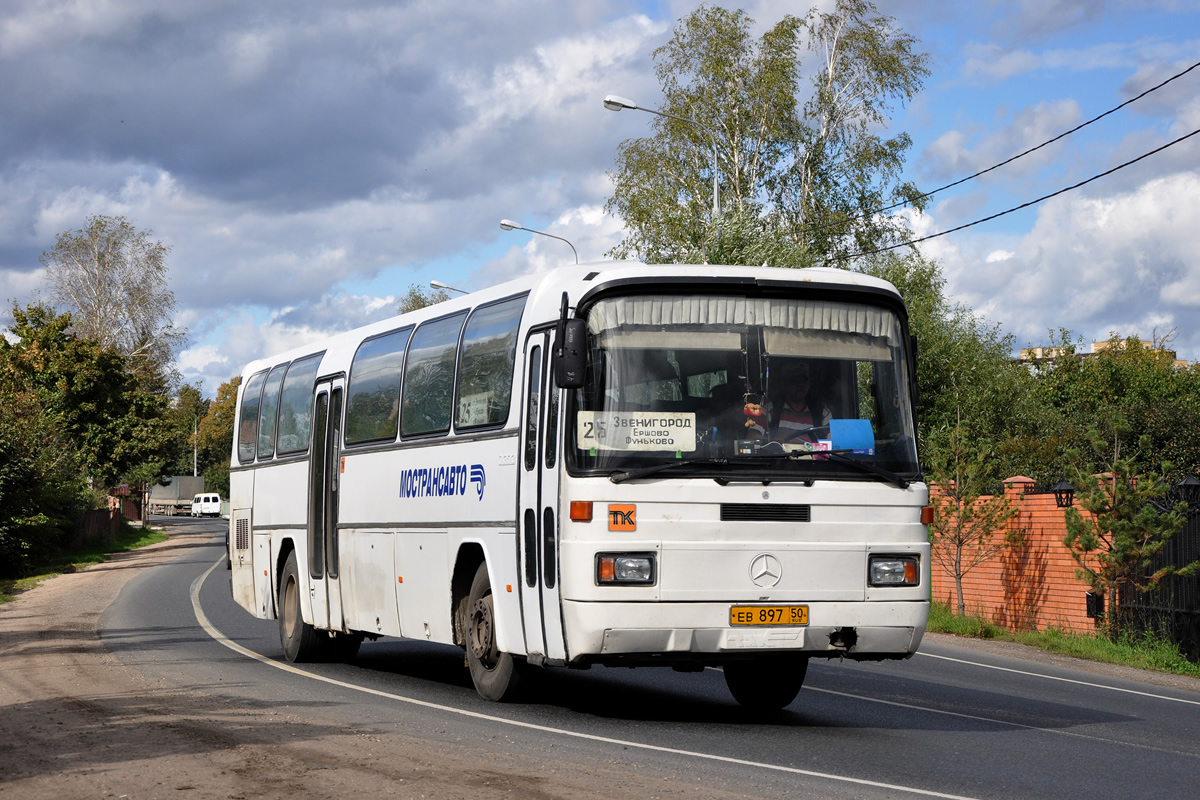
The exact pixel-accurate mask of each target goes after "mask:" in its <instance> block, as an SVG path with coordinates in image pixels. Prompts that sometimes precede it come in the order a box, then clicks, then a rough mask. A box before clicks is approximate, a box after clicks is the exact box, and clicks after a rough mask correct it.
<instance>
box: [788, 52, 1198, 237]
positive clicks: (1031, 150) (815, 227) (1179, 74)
mask: <svg viewBox="0 0 1200 800" xmlns="http://www.w3.org/2000/svg"><path fill="white" fill-rule="evenodd" d="M1197 67H1200V61H1198V62H1196V63H1195V64H1192V65H1191V66H1190V67H1188V68H1187V69H1185V70H1183V71H1182V72H1177V73H1175V74H1174V75H1172V76H1171V77H1169V78H1167V79H1166V80H1165V81H1163V82H1162V83H1159V84H1156V85H1154V86H1151V87H1150V88H1149V89H1147V90H1146V91H1144V92H1142V93H1141V94H1139V95H1138V96H1137V97H1131V98H1130V99H1128V100H1126V101H1125V102H1124V103H1121V104H1120V105H1118V106H1114V107H1112V108H1110V109H1109V110H1108V111H1105V112H1104V113H1103V114H1100V115H1098V116H1095V117H1092V118H1091V119H1089V120H1088V121H1087V122H1081V123H1080V124H1078V125H1076V126H1075V127H1074V128H1071V129H1070V130H1069V131H1063V132H1062V133H1060V134H1058V135H1057V136H1055V137H1054V138H1052V139H1047V140H1046V141H1044V142H1042V143H1041V144H1039V145H1035V146H1034V147H1031V148H1029V149H1028V150H1025V151H1024V152H1021V153H1017V154H1016V155H1015V156H1012V157H1011V158H1007V159H1005V160H1004V161H1001V162H1000V163H999V164H993V165H992V166H990V167H988V168H987V169H983V170H980V171H979V172H976V173H975V174H974V175H968V176H967V177H965V178H959V179H958V180H956V181H954V182H953V183H948V184H946V185H945V186H941V187H939V188H937V189H933V190H931V191H928V192H921V193H920V197H921V198H922V199H926V198H930V197H933V196H934V195H935V194H937V193H938V192H944V191H946V190H947V189H953V188H954V187H955V186H959V185H960V184H964V183H966V182H967V181H971V180H974V179H976V178H978V177H980V176H981V175H986V174H988V173H989V172H992V171H993V170H997V169H1000V168H1001V167H1004V166H1007V165H1009V164H1011V163H1013V162H1014V161H1016V160H1017V159H1019V158H1024V157H1025V156H1027V155H1029V154H1030V153H1035V152H1037V151H1038V150H1041V149H1042V148H1043V147H1048V146H1049V145H1052V144H1054V143H1055V142H1057V141H1059V140H1061V139H1065V138H1066V137H1068V136H1070V135H1071V134H1073V133H1076V132H1077V131H1080V130H1083V129H1084V128H1086V127H1087V126H1088V125H1091V124H1092V123H1094V122H1099V121H1100V120H1102V119H1104V118H1105V117H1107V116H1108V115H1110V114H1114V113H1116V112H1117V111H1120V110H1121V109H1122V108H1124V107H1125V106H1127V105H1129V104H1131V103H1136V102H1137V101H1138V100H1141V99H1142V98H1143V97H1145V96H1146V95H1148V94H1150V93H1152V92H1157V91H1158V90H1159V89H1161V88H1163V87H1164V86H1166V85H1167V84H1168V83H1170V82H1171V81H1174V80H1177V79H1179V78H1182V77H1183V76H1184V75H1187V74H1188V73H1189V72H1191V71H1192V70H1194V69H1196V68H1197ZM1147 155H1149V154H1147ZM1034 202H1037V201H1034ZM911 203H912V201H911V200H901V201H900V202H898V203H892V204H891V205H890V206H882V207H880V208H877V209H874V210H872V211H865V212H863V213H861V214H855V215H853V216H851V217H849V218H848V219H842V220H836V221H833V222H824V223H821V224H820V225H812V226H803V227H802V228H801V230H802V231H819V230H823V229H824V228H832V227H834V226H840V225H845V224H846V223H847V222H854V221H855V220H859V219H863V218H865V217H870V216H874V215H875V214H883V213H885V212H887V211H892V210H893V209H897V208H901V207H903V206H907V205H909V204H911ZM1014 210H1015V209H1014Z"/></svg>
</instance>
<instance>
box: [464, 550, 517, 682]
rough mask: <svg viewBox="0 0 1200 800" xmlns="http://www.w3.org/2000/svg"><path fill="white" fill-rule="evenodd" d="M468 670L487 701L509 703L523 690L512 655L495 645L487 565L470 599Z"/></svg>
mask: <svg viewBox="0 0 1200 800" xmlns="http://www.w3.org/2000/svg"><path fill="white" fill-rule="evenodd" d="M466 638H467V667H468V668H469V669H470V671H471V681H472V683H474V684H475V691H477V692H479V696H480V697H482V698H483V699H484V700H492V701H495V702H500V703H503V702H508V701H511V700H513V699H515V698H516V697H517V695H518V693H519V692H520V688H521V675H520V673H519V672H518V671H517V664H516V659H514V658H513V656H512V654H511V653H502V652H500V648H499V647H498V646H497V644H496V608H495V604H494V603H493V601H492V584H491V581H490V579H489V578H488V571H487V564H486V563H483V564H480V565H479V569H478V570H476V571H475V579H474V580H472V581H471V593H470V594H469V595H468V596H467V630H466Z"/></svg>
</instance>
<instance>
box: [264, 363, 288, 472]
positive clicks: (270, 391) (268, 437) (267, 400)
mask: <svg viewBox="0 0 1200 800" xmlns="http://www.w3.org/2000/svg"><path fill="white" fill-rule="evenodd" d="M286 371H287V364H280V365H279V366H277V367H275V368H274V369H272V370H271V374H270V375H268V376H267V385H266V386H265V387H264V388H263V395H262V410H261V411H260V412H259V415H258V458H259V460H264V459H268V458H270V457H271V456H273V455H275V415H276V412H277V411H279V387H280V386H281V385H282V384H283V373H284V372H286Z"/></svg>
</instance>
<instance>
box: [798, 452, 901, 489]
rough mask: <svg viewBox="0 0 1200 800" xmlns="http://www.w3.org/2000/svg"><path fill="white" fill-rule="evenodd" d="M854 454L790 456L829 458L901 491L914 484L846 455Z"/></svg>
mask: <svg viewBox="0 0 1200 800" xmlns="http://www.w3.org/2000/svg"><path fill="white" fill-rule="evenodd" d="M852 452H854V451H853V450H812V451H809V452H806V453H790V455H791V456H792V457H793V458H811V457H812V456H817V455H821V456H828V457H829V458H830V459H832V460H833V461H836V462H838V463H839V464H850V465H851V466H854V467H857V468H858V469H860V470H861V471H863V472H869V473H871V474H872V475H878V476H879V477H881V478H884V479H885V480H887V481H889V482H890V483H894V484H896V485H897V486H899V487H900V488H901V489H907V488H908V486H909V484H910V483H912V481H910V480H908V479H907V478H902V477H901V476H899V475H897V474H896V473H894V472H892V471H891V470H886V469H884V468H883V467H879V466H876V465H875V464H872V463H871V462H870V461H860V460H859V459H857V458H850V457H849V456H847V455H846V453H852Z"/></svg>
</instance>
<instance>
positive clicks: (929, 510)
mask: <svg viewBox="0 0 1200 800" xmlns="http://www.w3.org/2000/svg"><path fill="white" fill-rule="evenodd" d="M921 524H922V525H932V524H933V506H923V507H922V508H921Z"/></svg>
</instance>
